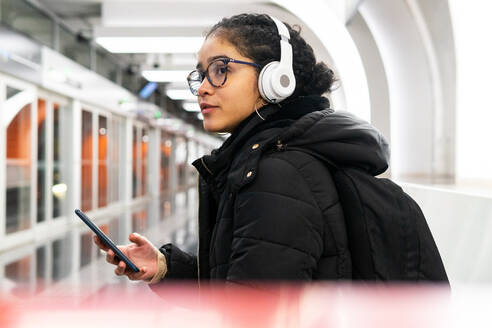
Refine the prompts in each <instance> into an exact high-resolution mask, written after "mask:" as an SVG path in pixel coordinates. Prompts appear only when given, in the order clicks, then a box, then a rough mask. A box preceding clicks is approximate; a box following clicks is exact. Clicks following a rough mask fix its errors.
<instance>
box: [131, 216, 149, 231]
mask: <svg viewBox="0 0 492 328" xmlns="http://www.w3.org/2000/svg"><path fill="white" fill-rule="evenodd" d="M146 229H147V211H146V210H141V211H137V212H134V213H133V214H132V231H133V232H138V233H143V232H144V231H145V230H146Z"/></svg>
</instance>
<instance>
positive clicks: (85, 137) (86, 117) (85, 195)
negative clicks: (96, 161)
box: [81, 110, 92, 211]
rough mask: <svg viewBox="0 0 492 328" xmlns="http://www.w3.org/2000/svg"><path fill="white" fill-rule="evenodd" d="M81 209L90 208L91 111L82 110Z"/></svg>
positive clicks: (86, 209)
mask: <svg viewBox="0 0 492 328" xmlns="http://www.w3.org/2000/svg"><path fill="white" fill-rule="evenodd" d="M81 173H82V180H81V186H82V200H81V201H82V203H81V207H82V211H88V210H90V209H92V113H91V112H87V111H85V110H84V111H82V172H81Z"/></svg>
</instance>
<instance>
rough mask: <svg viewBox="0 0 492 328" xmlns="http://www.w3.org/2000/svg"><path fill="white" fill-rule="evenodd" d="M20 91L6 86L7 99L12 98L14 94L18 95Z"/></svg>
mask: <svg viewBox="0 0 492 328" xmlns="http://www.w3.org/2000/svg"><path fill="white" fill-rule="evenodd" d="M21 91H22V90H19V89H16V88H12V87H9V86H7V99H10V98H12V97H13V96H15V95H16V94H18V93H19V92H21Z"/></svg>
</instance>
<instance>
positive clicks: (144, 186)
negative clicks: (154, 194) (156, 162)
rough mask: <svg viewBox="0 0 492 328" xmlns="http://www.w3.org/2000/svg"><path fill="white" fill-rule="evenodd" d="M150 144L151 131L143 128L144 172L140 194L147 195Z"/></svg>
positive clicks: (141, 176)
mask: <svg viewBox="0 0 492 328" xmlns="http://www.w3.org/2000/svg"><path fill="white" fill-rule="evenodd" d="M148 144H149V131H148V130H147V129H142V142H141V151H142V174H141V175H140V178H141V179H142V189H140V195H142V196H143V195H145V194H146V193H147V156H148Z"/></svg>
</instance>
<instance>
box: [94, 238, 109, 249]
mask: <svg viewBox="0 0 492 328" xmlns="http://www.w3.org/2000/svg"><path fill="white" fill-rule="evenodd" d="M92 239H93V240H94V243H95V244H96V245H97V247H99V248H100V249H102V250H103V251H106V252H107V251H108V249H109V247H108V246H107V245H106V244H105V243H103V242H102V241H101V239H99V237H98V236H97V235H94V237H93V238H92Z"/></svg>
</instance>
